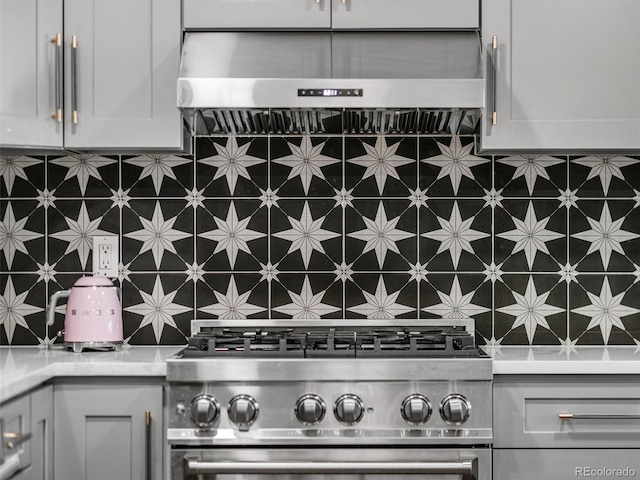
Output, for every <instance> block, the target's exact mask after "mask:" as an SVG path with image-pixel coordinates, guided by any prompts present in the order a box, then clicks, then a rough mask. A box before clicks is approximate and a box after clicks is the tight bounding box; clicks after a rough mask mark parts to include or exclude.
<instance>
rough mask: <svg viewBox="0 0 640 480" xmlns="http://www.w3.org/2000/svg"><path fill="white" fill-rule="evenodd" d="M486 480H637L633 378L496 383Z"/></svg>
mask: <svg viewBox="0 0 640 480" xmlns="http://www.w3.org/2000/svg"><path fill="white" fill-rule="evenodd" d="M493 402H494V404H493V419H494V449H493V478H494V480H534V479H535V480H539V479H542V478H544V479H553V480H564V479H567V480H568V479H572V478H581V477H594V478H634V477H637V476H640V376H637V375H636V376H634V375H573V376H571V375H568V376H567V375H547V376H544V375H524V376H509V375H499V376H497V377H496V378H495V379H494V396H493Z"/></svg>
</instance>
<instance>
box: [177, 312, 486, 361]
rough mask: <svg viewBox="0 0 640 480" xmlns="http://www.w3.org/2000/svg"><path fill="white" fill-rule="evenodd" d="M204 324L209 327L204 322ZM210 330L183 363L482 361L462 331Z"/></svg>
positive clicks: (192, 344) (335, 326)
mask: <svg viewBox="0 0 640 480" xmlns="http://www.w3.org/2000/svg"><path fill="white" fill-rule="evenodd" d="M201 322H204V321H201ZM241 327H242V326H240V325H239V326H238V328H229V327H214V326H211V325H206V324H205V326H203V327H202V328H200V329H199V330H198V331H197V332H196V333H194V335H193V336H192V337H191V338H190V339H189V346H188V347H187V348H186V349H185V350H184V352H183V354H182V355H183V357H185V358H198V357H255V358H265V357H279V358H356V357H363V358H395V357H407V358H428V357H441V358H461V357H474V356H482V355H483V353H482V352H481V351H480V350H478V349H477V348H476V346H475V338H474V333H473V331H468V330H466V329H465V328H461V327H460V326H458V325H450V326H443V327H430V326H425V325H420V326H419V327H418V328H416V327H415V326H405V327H397V326H393V325H374V326H370V325H368V326H367V325H353V324H351V325H344V326H342V325H341V324H340V323H338V322H334V323H332V324H330V325H324V326H323V325H317V324H316V325H313V324H303V323H300V324H296V325H295V326H292V327H288V328H283V327H281V326H280V325H269V326H264V327H255V326H254V327H253V328H241Z"/></svg>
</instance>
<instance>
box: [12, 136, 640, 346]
mask: <svg viewBox="0 0 640 480" xmlns="http://www.w3.org/2000/svg"><path fill="white" fill-rule="evenodd" d="M474 148H475V139H474V138H473V137H471V136H464V135H461V136H455V135H454V136H442V135H437V136H430V135H413V136H411V135H410V136H404V137H403V136H399V135H388V136H379V135H360V136H353V135H326V136H318V135H313V136H304V135H299V136H298V135H288V136H286V135H283V136H279V135H270V136H254V137H250V136H218V137H208V136H198V137H196V138H194V139H193V154H188V155H172V154H141V153H136V152H130V153H128V154H127V153H124V154H113V155H96V154H89V153H75V152H74V153H72V152H59V153H57V154H52V155H43V156H37V157H32V156H27V155H1V156H0V176H2V179H1V180H0V249H1V252H0V281H1V282H0V285H1V286H0V295H2V296H0V324H1V325H2V327H1V328H0V343H2V344H14V345H38V346H41V347H46V346H47V345H50V344H51V343H54V342H56V343H59V342H60V340H57V341H56V337H55V335H54V334H53V332H54V331H57V330H59V329H60V328H62V316H63V311H64V306H61V307H62V308H60V309H58V310H59V313H57V315H56V323H55V324H54V325H53V326H52V327H51V328H46V327H45V326H44V324H43V322H42V315H43V312H44V309H45V308H46V299H47V298H48V296H49V295H50V294H51V293H52V292H54V291H57V290H60V289H65V288H69V287H70V286H71V285H72V284H73V283H74V281H75V280H76V279H77V278H78V277H79V276H80V275H83V274H87V273H90V270H91V263H92V262H91V260H92V251H91V249H92V240H91V239H92V237H94V236H95V235H109V234H115V235H118V236H119V242H120V243H119V245H120V246H121V247H122V252H121V254H122V256H121V258H120V261H119V265H118V278H117V279H115V281H116V282H117V284H118V285H120V286H121V287H122V292H123V315H124V324H125V337H126V343H130V344H152V345H155V344H184V342H185V339H186V337H187V336H188V335H189V334H190V325H189V322H190V320H191V319H193V318H221V319H228V320H232V321H233V320H236V319H247V318H250V319H255V320H256V321H260V320H261V319H270V320H280V319H286V318H295V319H301V320H308V321H318V320H322V319H340V318H345V317H347V318H353V319H363V320H364V319H367V318H369V319H403V318H407V319H408V318H412V319H415V318H422V319H425V320H427V319H432V318H434V317H446V318H460V317H468V316H470V317H472V318H473V319H474V320H475V322H476V333H477V339H478V342H479V343H480V344H486V345H487V348H488V349H490V350H492V351H494V352H496V354H499V352H500V349H501V347H502V346H503V345H516V344H521V345H558V346H560V347H561V348H563V349H564V350H563V351H566V352H570V351H573V350H575V348H577V346H578V345H588V344H608V345H616V344H629V345H640V266H639V265H640V186H639V185H638V183H637V178H638V172H640V157H638V156H632V155H628V156H624V155H601V154H593V155H590V154H588V153H587V154H585V155H582V156H571V157H567V156H550V155H548V154H546V153H542V152H530V153H527V154H524V155H511V156H495V157H491V156H485V155H482V154H478V153H477V152H476V151H475V150H474Z"/></svg>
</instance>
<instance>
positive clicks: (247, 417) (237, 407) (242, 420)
mask: <svg viewBox="0 0 640 480" xmlns="http://www.w3.org/2000/svg"><path fill="white" fill-rule="evenodd" d="M227 410H228V414H229V419H230V420H231V421H232V422H233V423H235V424H236V425H237V426H238V428H239V429H240V430H241V431H246V430H249V427H250V426H251V425H253V423H254V422H255V421H256V420H257V418H258V402H256V400H255V398H253V397H252V396H250V395H236V396H235V397H233V398H232V399H231V400H229V405H228V406H227Z"/></svg>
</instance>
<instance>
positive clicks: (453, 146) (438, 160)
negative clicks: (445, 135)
mask: <svg viewBox="0 0 640 480" xmlns="http://www.w3.org/2000/svg"><path fill="white" fill-rule="evenodd" d="M437 145H438V148H439V149H440V155H435V156H433V157H428V158H423V159H422V160H421V162H423V163H426V164H429V165H432V166H434V167H436V168H438V169H439V170H438V174H437V177H436V178H435V182H437V181H438V180H440V179H442V178H445V177H448V178H449V180H450V182H451V187H452V188H453V193H454V194H458V190H459V189H460V183H461V182H462V179H463V178H464V177H466V178H468V179H470V180H474V181H475V180H476V177H475V176H474V174H473V168H474V167H477V166H479V165H482V164H484V163H488V162H491V159H490V158H484V157H477V156H475V155H473V154H472V153H471V152H472V151H473V143H469V144H467V145H462V141H461V139H460V137H458V136H454V137H451V142H450V143H449V145H446V144H444V143H441V142H437Z"/></svg>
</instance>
